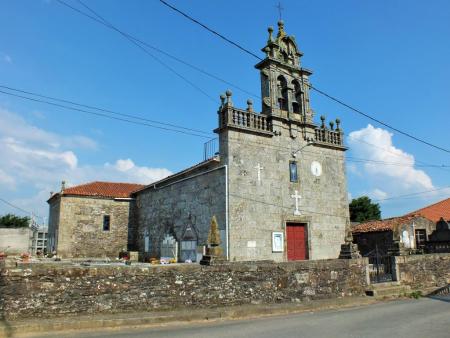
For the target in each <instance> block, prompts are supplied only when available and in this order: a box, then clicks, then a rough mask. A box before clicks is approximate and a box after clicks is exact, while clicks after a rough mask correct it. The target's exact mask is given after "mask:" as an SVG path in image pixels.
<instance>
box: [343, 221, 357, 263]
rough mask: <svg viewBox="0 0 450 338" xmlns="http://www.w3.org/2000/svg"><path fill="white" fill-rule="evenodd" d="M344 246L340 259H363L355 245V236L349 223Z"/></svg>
mask: <svg viewBox="0 0 450 338" xmlns="http://www.w3.org/2000/svg"><path fill="white" fill-rule="evenodd" d="M345 232H346V234H345V239H344V244H341V252H340V253H339V259H354V258H361V254H360V253H359V250H358V245H357V244H355V243H353V234H352V230H351V229H350V225H349V224H348V223H347V226H346V230H345Z"/></svg>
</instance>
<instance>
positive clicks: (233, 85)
mask: <svg viewBox="0 0 450 338" xmlns="http://www.w3.org/2000/svg"><path fill="white" fill-rule="evenodd" d="M77 1H78V2H79V3H80V4H81V5H82V6H84V7H85V8H87V9H88V10H89V11H90V12H91V13H93V14H94V15H96V16H97V17H98V18H100V19H101V20H103V22H101V21H99V20H97V19H95V18H93V17H92V16H91V15H88V14H86V13H84V12H82V11H80V10H76V9H74V8H72V7H69V8H70V9H73V10H76V11H77V12H78V13H80V14H82V15H84V16H86V17H87V18H89V19H91V20H94V21H95V22H97V23H99V24H101V25H103V26H105V27H107V28H110V29H113V30H115V31H116V32H118V33H120V34H122V35H124V36H126V37H127V38H129V39H132V40H134V41H135V42H138V43H140V44H142V45H144V46H146V47H148V48H150V49H153V50H154V51H156V52H158V53H161V54H163V55H165V56H167V57H169V58H171V59H172V60H175V61H177V62H179V63H181V64H183V65H185V66H188V67H190V68H192V69H194V70H195V71H198V72H200V73H202V74H204V75H206V76H208V77H210V78H213V79H215V80H217V81H220V82H222V83H224V84H226V85H229V86H231V87H233V88H235V89H237V90H239V91H241V92H243V93H246V94H248V95H250V96H253V97H255V98H259V99H260V98H261V97H260V96H259V95H258V94H255V93H252V92H249V91H248V90H246V89H244V88H241V87H239V86H238V85H236V84H234V83H232V82H229V81H227V80H225V79H223V78H221V77H219V76H218V75H215V74H212V73H210V72H208V71H206V70H204V69H202V68H200V67H198V66H195V65H193V64H191V63H189V62H187V61H185V60H183V59H181V58H179V57H177V56H175V55H173V54H170V53H168V52H166V51H164V50H162V49H161V48H158V47H156V46H154V45H151V44H149V43H148V42H146V41H144V40H142V39H140V38H138V37H136V36H134V35H131V34H130V33H127V32H125V31H123V30H120V29H119V28H117V26H113V25H112V24H111V23H109V22H107V21H106V20H105V19H104V18H103V17H102V16H101V15H100V14H99V13H98V12H96V11H94V10H93V9H92V8H91V7H88V6H87V5H86V4H84V3H83V2H82V1H80V0H77Z"/></svg>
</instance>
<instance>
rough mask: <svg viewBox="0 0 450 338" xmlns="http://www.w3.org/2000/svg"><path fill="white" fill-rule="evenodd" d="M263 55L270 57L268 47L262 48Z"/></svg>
mask: <svg viewBox="0 0 450 338" xmlns="http://www.w3.org/2000/svg"><path fill="white" fill-rule="evenodd" d="M264 53H266V57H269V56H270V47H269V46H266V47H265V48H264Z"/></svg>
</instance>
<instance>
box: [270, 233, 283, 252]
mask: <svg viewBox="0 0 450 338" xmlns="http://www.w3.org/2000/svg"><path fill="white" fill-rule="evenodd" d="M283 249H284V234H283V233H282V232H272V252H283Z"/></svg>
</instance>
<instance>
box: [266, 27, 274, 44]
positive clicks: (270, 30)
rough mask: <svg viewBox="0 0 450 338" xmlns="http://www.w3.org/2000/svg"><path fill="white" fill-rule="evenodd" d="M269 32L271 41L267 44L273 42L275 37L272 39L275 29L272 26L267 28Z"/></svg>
mask: <svg viewBox="0 0 450 338" xmlns="http://www.w3.org/2000/svg"><path fill="white" fill-rule="evenodd" d="M267 31H268V32H269V40H267V42H272V41H273V37H272V33H273V27H272V26H270V27H269V28H267Z"/></svg>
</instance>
